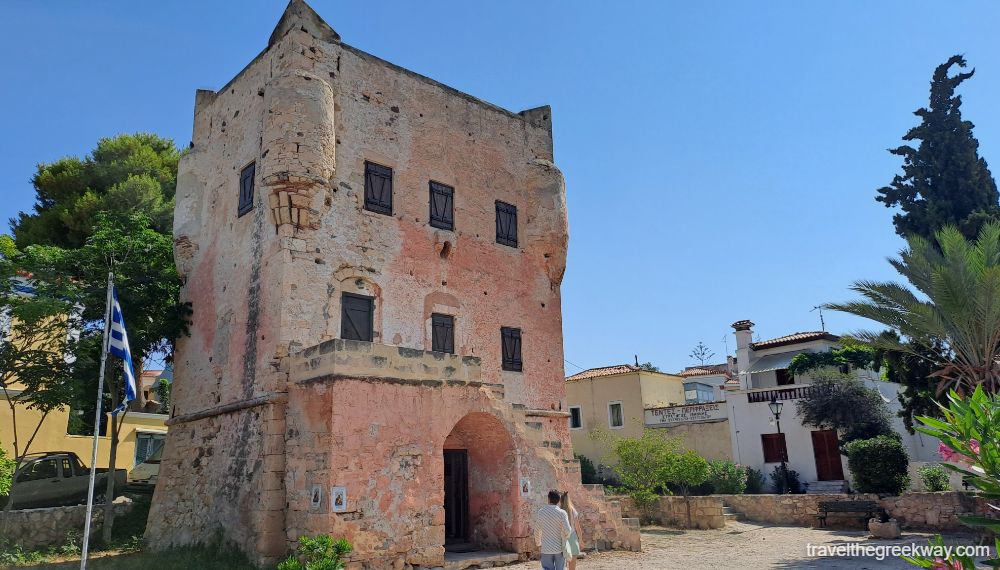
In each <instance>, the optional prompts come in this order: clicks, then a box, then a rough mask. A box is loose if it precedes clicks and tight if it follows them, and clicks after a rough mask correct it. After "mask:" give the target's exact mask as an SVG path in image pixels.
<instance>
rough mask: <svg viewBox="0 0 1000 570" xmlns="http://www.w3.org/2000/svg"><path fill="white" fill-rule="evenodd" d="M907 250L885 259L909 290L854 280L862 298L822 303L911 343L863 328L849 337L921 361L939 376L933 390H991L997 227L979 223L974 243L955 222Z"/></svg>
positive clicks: (998, 374) (999, 310)
mask: <svg viewBox="0 0 1000 570" xmlns="http://www.w3.org/2000/svg"><path fill="white" fill-rule="evenodd" d="M907 241H908V244H909V247H908V248H906V249H903V250H902V251H901V252H900V253H899V258H896V259H890V260H889V263H890V264H892V266H893V267H894V268H895V269H896V271H898V272H899V274H900V275H902V276H903V277H905V278H906V280H907V281H909V283H910V285H912V287H913V288H914V289H916V292H914V291H912V290H911V289H910V288H909V287H907V286H906V285H902V284H899V283H894V282H877V281H856V282H855V283H854V285H853V286H852V287H851V289H852V290H853V291H855V292H857V293H860V294H861V296H862V297H863V299H861V300H858V301H851V302H847V303H833V304H828V305H826V307H828V308H830V309H833V310H836V311H843V312H846V313H851V314H853V315H857V316H859V317H865V318H867V319H871V320H873V321H876V322H878V323H882V324H884V325H886V326H888V327H890V328H892V329H894V330H895V331H897V332H898V333H899V334H900V335H902V336H903V337H906V338H908V339H909V340H910V341H911V342H909V343H907V342H903V341H902V340H901V339H899V338H894V337H893V335H885V334H882V333H881V332H874V331H863V332H859V333H855V335H854V336H855V337H857V338H858V339H859V340H861V341H863V342H866V343H868V344H870V345H872V346H874V347H876V348H883V349H888V350H895V351H899V352H905V353H909V354H913V355H915V356H918V357H921V358H928V356H927V353H923V354H920V353H918V352H917V351H915V350H914V346H915V345H919V346H923V347H927V348H928V349H930V351H929V354H930V355H931V356H932V357H933V359H934V360H935V363H934V364H935V365H936V367H937V368H938V370H937V371H936V372H935V373H934V374H933V376H936V377H939V378H941V383H940V385H939V387H938V389H939V391H943V390H945V389H947V388H949V387H952V388H955V389H957V390H959V391H966V390H969V389H971V388H974V387H975V386H979V385H982V386H983V387H984V389H986V390H989V391H992V392H996V391H997V387H998V381H1000V364H998V363H997V355H998V353H1000V224H998V223H996V222H991V223H988V224H985V225H984V226H983V227H982V229H981V230H980V232H979V237H978V238H977V239H976V240H975V241H971V242H970V241H967V240H966V239H965V238H964V237H963V236H962V234H961V232H959V231H958V229H957V228H955V227H954V226H948V227H945V228H944V229H942V230H940V231H939V232H937V234H936V240H935V241H936V242H937V243H936V244H935V243H932V242H930V241H928V240H926V239H924V238H922V237H910V238H909V239H908V240H907Z"/></svg>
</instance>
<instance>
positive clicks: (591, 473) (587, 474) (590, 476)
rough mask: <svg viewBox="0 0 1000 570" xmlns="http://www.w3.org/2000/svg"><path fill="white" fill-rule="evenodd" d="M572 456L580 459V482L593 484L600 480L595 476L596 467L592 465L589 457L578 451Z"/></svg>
mask: <svg viewBox="0 0 1000 570" xmlns="http://www.w3.org/2000/svg"><path fill="white" fill-rule="evenodd" d="M573 457H576V458H577V459H578V460H579V461H580V482H582V483H583V484H584V485H594V484H597V483H600V482H601V481H600V480H599V479H598V478H597V468H596V467H594V462H593V461H591V460H590V458H588V457H587V456H586V455H580V454H578V453H574V454H573Z"/></svg>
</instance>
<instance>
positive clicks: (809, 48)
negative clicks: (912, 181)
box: [0, 0, 1000, 373]
mask: <svg viewBox="0 0 1000 570" xmlns="http://www.w3.org/2000/svg"><path fill="white" fill-rule="evenodd" d="M312 5H313V7H314V8H315V9H316V10H317V11H318V12H319V13H320V15H321V16H323V17H324V18H325V19H326V20H327V22H329V23H330V25H331V26H333V28H334V29H336V30H337V31H338V32H339V33H340V35H341V37H342V38H343V40H344V41H345V42H346V43H349V44H351V45H354V46H356V47H358V48H361V49H363V50H365V51H368V52H370V53H373V54H375V55H377V56H379V57H382V58H385V59H388V60H389V61H392V62H394V63H397V64H399V65H402V66H404V67H407V68H410V69H412V70H414V71H417V72H419V73H422V74H424V75H428V76H430V77H432V78H434V79H437V80H439V81H441V82H443V83H446V84H448V85H451V86H453V87H455V88H457V89H460V90H462V91H465V92H468V93H470V94H472V95H475V96H477V97H480V98H482V99H485V100H487V101H490V102H492V103H495V104H498V105H501V106H503V107H506V108H508V109H511V110H515V111H517V110H521V109H526V108H530V107H534V106H537V105H541V104H549V105H552V107H553V120H554V125H555V126H554V129H555V146H556V162H557V164H558V165H559V167H560V168H561V169H562V170H563V172H564V173H565V176H566V183H567V194H568V201H569V207H570V232H571V238H570V253H569V266H568V270H567V272H566V278H565V281H564V283H563V297H564V301H563V312H564V330H565V338H566V358H567V360H568V361H569V362H570V363H571V364H567V366H566V370H567V372H568V373H573V372H576V371H578V370H579V368H578V366H579V367H592V366H602V365H606V364H616V363H623V362H629V361H631V360H632V358H633V355H635V354H638V356H639V358H640V360H642V361H647V360H649V361H653V362H654V363H657V364H659V365H660V366H661V367H663V368H664V369H669V370H676V369H680V368H682V367H683V366H686V365H689V364H692V361H691V359H690V358H689V357H688V354H689V353H690V352H691V348H692V347H693V346H694V345H695V344H696V343H697V342H698V341H703V342H705V344H707V345H709V346H710V347H711V348H712V349H713V350H714V351H715V352H716V354H717V358H721V357H722V356H723V355H724V354H725V348H726V345H725V342H724V340H723V339H724V338H728V347H729V350H730V351H732V350H733V344H734V343H733V340H732V335H731V329H730V328H729V324H730V323H731V322H733V321H736V320H739V319H745V318H749V319H751V320H753V321H754V322H756V323H757V327H756V329H755V330H756V331H757V332H758V334H759V335H760V336H761V338H770V337H774V336H780V335H783V334H788V333H791V332H795V331H802V330H816V329H818V328H819V319H818V316H817V314H816V313H815V312H810V309H811V308H812V307H814V306H815V305H817V304H819V303H823V302H827V301H834V300H843V299H846V298H848V297H850V294H849V292H848V291H847V287H848V286H849V285H850V283H851V282H852V281H853V280H855V279H859V278H889V277H892V273H891V269H890V268H889V266H888V264H886V263H885V257H886V256H889V255H892V254H894V253H895V252H896V251H897V250H898V249H899V248H900V247H901V246H902V241H901V240H900V239H899V238H897V237H896V236H895V234H894V233H893V229H892V225H891V214H892V213H891V211H889V210H887V209H886V208H884V207H883V206H882V205H881V204H879V203H877V202H875V201H874V195H875V190H876V188H878V187H880V186H882V185H884V184H886V183H888V182H889V181H890V179H891V178H892V176H893V174H895V173H896V172H897V171H898V170H899V165H900V162H899V160H898V159H897V158H896V157H894V156H891V155H890V154H889V153H887V152H886V151H885V149H887V148H889V147H893V146H896V145H897V144H899V142H900V137H901V136H902V135H903V134H904V133H905V131H906V130H907V129H908V128H910V127H911V126H913V125H915V124H916V117H914V116H913V115H912V111H913V110H914V109H916V108H917V107H919V106H922V105H924V104H926V101H927V95H928V84H929V80H930V75H931V72H932V71H933V69H934V67H935V66H936V65H937V64H939V63H941V62H943V61H945V60H946V59H947V58H948V57H949V56H951V55H952V54H955V53H964V54H965V55H966V57H967V58H968V60H969V63H970V64H971V65H972V66H975V67H976V76H975V77H974V78H973V79H972V80H970V81H968V82H966V83H965V84H964V85H963V86H962V90H961V93H962V95H963V97H964V105H963V111H964V113H965V117H966V118H967V119H969V120H972V121H973V122H974V123H975V124H976V135H977V137H978V138H979V141H980V143H981V146H980V152H981V154H982V155H983V156H984V157H985V158H986V159H987V161H989V160H991V159H992V160H993V161H994V164H993V166H994V172H995V173H996V171H997V169H1000V112H998V110H997V106H996V101H997V95H998V93H1000V45H998V44H1000V41H998V40H997V37H998V36H997V34H996V30H997V28H998V24H1000V4H998V3H995V2H987V1H967V2H961V3H944V2H929V1H922V0H908V1H902V0H899V1H880V2H862V1H860V0H858V1H844V2H822V3H820V2H801V1H773V2H754V3H750V2H738V1H729V2H652V1H650V2H615V3H611V2H596V1H594V2H583V1H573V2H571V1H569V0H565V1H551V2H538V1H537V0H536V1H520V0H518V1H508V2H502V3H501V2H459V1H457V0H456V1H428V2H405V1H385V2H378V3H375V2H360V1H347V0H313V2H312ZM283 8H284V2H282V1H280V0H275V1H246V2H235V1H234V2H204V1H202V2H190V1H173V2H157V3H153V2H148V3H147V2H141V3H140V2H127V1H124V0H122V1H116V2H111V1H99V0H98V1H91V2H58V3H56V2H35V1H28V0H13V1H10V0H8V1H7V2H4V4H3V6H2V8H0V13H2V15H3V17H4V20H5V21H7V22H9V23H11V25H8V26H7V29H6V30H5V32H4V34H0V47H2V48H3V52H4V53H6V54H7V58H6V61H7V64H6V66H5V70H4V89H2V90H0V108H2V109H4V111H5V117H4V121H3V133H4V135H5V136H3V137H2V139H0V141H2V142H0V145H2V148H0V198H2V199H0V217H2V219H4V220H6V219H7V218H9V217H11V216H13V215H14V214H15V213H16V212H17V211H18V210H21V209H28V208H30V207H31V204H32V202H33V194H32V189H31V186H30V182H29V179H30V177H31V175H32V173H33V172H34V165H35V164H36V163H37V162H43V161H51V160H54V159H57V158H59V157H61V156H64V155H74V154H75V155H79V154H84V153H86V152H87V151H89V150H90V149H91V148H92V147H93V145H94V143H95V142H96V140H97V139H98V138H99V137H103V136H110V135H114V134H116V133H121V132H134V131H151V132H155V133H158V134H160V135H163V136H167V137H171V138H173V139H175V140H176V141H177V143H178V144H179V145H185V144H187V142H188V141H189V140H190V135H191V117H192V106H193V101H194V91H195V89H198V88H212V89H217V88H219V87H221V86H222V85H224V84H225V83H226V82H227V81H228V80H229V79H230V78H231V77H232V76H233V75H235V74H236V73H237V72H238V71H239V70H240V69H241V68H242V67H243V66H244V65H245V64H246V63H247V62H249V61H250V59H251V58H253V57H254V56H255V55H256V54H257V53H258V52H259V51H260V50H261V49H262V48H263V47H264V46H265V44H266V42H267V38H268V36H269V35H270V32H271V30H272V29H273V27H274V25H275V24H276V23H277V21H278V18H279V17H280V14H281V12H282V10H283ZM825 316H826V324H827V329H828V330H831V331H833V332H845V331H850V330H855V329H857V328H859V327H864V326H866V323H864V322H862V321H860V320H858V319H854V318H851V317H847V316H845V315H839V314H835V313H827V314H826V315H825Z"/></svg>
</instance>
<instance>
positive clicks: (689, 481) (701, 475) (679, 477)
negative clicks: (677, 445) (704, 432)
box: [663, 450, 709, 495]
mask: <svg viewBox="0 0 1000 570" xmlns="http://www.w3.org/2000/svg"><path fill="white" fill-rule="evenodd" d="M663 476H664V485H667V484H670V485H675V486H677V487H678V488H679V489H680V490H681V494H682V495H690V494H691V490H692V488H694V487H697V486H699V485H701V484H702V483H704V482H706V481H708V476H709V464H708V461H706V460H705V458H704V457H702V456H700V455H698V454H697V453H695V452H694V451H691V450H687V451H684V452H681V453H675V454H672V457H668V461H667V464H666V465H665V469H664V472H663Z"/></svg>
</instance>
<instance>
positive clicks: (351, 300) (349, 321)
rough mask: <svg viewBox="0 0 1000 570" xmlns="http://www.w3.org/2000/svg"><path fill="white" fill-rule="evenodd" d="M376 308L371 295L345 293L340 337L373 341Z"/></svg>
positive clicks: (341, 310)
mask: <svg viewBox="0 0 1000 570" xmlns="http://www.w3.org/2000/svg"><path fill="white" fill-rule="evenodd" d="M374 308H375V304H374V300H373V299H372V298H371V297H365V296H363V295H354V294H352V293H344V295H343V297H342V298H341V303H340V337H341V338H344V339H347V340H363V341H367V342H371V341H372V339H373V334H372V328H373V327H372V324H373V322H374V320H375V311H374Z"/></svg>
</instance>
